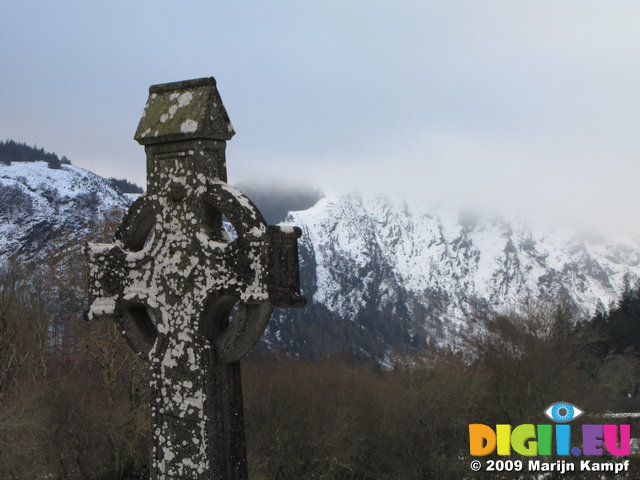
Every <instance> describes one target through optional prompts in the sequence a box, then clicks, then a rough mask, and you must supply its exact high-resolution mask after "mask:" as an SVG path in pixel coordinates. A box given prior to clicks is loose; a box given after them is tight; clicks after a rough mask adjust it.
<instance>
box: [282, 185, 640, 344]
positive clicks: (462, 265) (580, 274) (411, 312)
mask: <svg viewBox="0 0 640 480" xmlns="http://www.w3.org/2000/svg"><path fill="white" fill-rule="evenodd" d="M286 223H290V224H295V225H298V226H299V227H301V228H302V231H303V236H302V239H301V242H302V243H303V244H305V248H304V249H308V250H309V251H310V252H312V256H313V257H314V260H315V263H316V284H317V285H316V288H315V290H313V291H309V290H308V291H307V295H309V294H311V295H312V300H313V302H312V303H313V304H321V305H323V306H325V307H326V308H327V309H328V310H329V311H330V312H334V313H335V314H336V315H337V316H339V317H341V318H343V319H345V320H351V321H354V322H359V323H363V322H366V320H365V319H364V318H363V315H362V312H363V311H364V310H367V312H368V313H367V315H369V316H371V315H372V314H373V315H375V313H372V312H375V311H379V312H382V311H388V312H394V313H396V316H397V317H402V316H404V317H405V318H404V319H403V321H404V322H405V324H411V323H412V322H414V323H416V324H417V325H416V331H419V330H420V328H422V329H423V333H424V335H426V337H431V338H434V339H436V341H439V342H441V341H443V338H446V337H448V336H449V335H454V334H455V332H459V331H460V330H463V329H464V328H465V326H466V325H467V324H468V323H469V321H470V320H471V319H472V318H473V315H474V313H475V312H478V311H503V310H508V309H510V308H517V307H518V305H520V304H521V302H522V301H523V300H526V299H527V298H531V299H538V298H544V299H551V300H552V299H558V298H560V299H563V300H567V301H569V302H571V303H572V304H573V305H575V306H577V307H579V308H580V309H581V310H583V311H584V312H585V313H587V312H593V311H594V310H595V308H596V306H597V305H598V304H599V303H601V304H602V305H604V306H607V305H608V304H609V303H610V302H611V301H615V300H617V299H618V298H619V296H620V294H621V292H622V290H623V288H624V285H625V281H631V282H634V281H636V280H637V279H638V278H640V243H639V242H638V241H637V240H633V239H627V240H620V239H617V240H616V241H613V240H610V239H608V240H607V239H604V238H596V237H593V236H592V237H590V238H587V237H585V236H580V235H578V234H577V233H572V232H569V231H566V230H565V231H557V230H556V231H550V230H549V231H547V230H543V229H534V228H532V227H530V226H528V225H526V224H524V223H521V222H508V221H506V220H503V219H501V218H498V217H486V216H474V215H470V214H465V213H460V212H454V211H451V210H446V209H436V210H428V209H426V208H420V207H416V206H411V207H410V206H408V205H407V204H406V203H403V202H400V201H390V200H387V199H385V198H383V197H363V196H361V195H358V194H347V195H340V194H331V195H328V196H327V197H325V198H323V199H322V200H321V201H320V202H318V203H317V204H316V205H315V206H314V207H312V208H310V209H308V210H305V211H299V212H291V213H290V215H289V218H288V219H287V222H286ZM304 249H303V250H304ZM345 285H348V288H345ZM399 297H401V298H403V302H404V303H405V304H406V305H407V306H408V310H407V312H405V314H402V313H398V312H399V311H400V310H399V308H397V307H398V306H397V305H396V306H395V307H396V308H395V309H394V308H393V305H394V303H397V302H398V300H399ZM381 321H384V320H381Z"/></svg>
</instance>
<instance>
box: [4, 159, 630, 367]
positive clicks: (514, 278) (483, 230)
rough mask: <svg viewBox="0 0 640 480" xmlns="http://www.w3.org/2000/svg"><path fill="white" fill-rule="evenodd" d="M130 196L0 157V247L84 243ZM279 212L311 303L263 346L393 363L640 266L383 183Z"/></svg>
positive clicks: (588, 298) (606, 248) (79, 173)
mask: <svg viewBox="0 0 640 480" xmlns="http://www.w3.org/2000/svg"><path fill="white" fill-rule="evenodd" d="M282 198H284V197H282V196H280V197H278V202H279V203H278V208H279V209H280V210H281V208H282V206H281V205H280V204H281V203H282ZM291 198H293V197H291ZM268 199H269V196H268V195H262V198H261V199H260V202H259V203H258V207H259V208H267V209H268V208H269V205H267V204H265V202H268ZM304 201H305V202H307V203H308V202H309V198H305V200H304ZM130 202H131V198H130V197H128V196H126V195H123V194H121V193H120V192H118V191H117V190H115V189H114V188H113V185H111V184H110V183H109V180H108V179H104V178H102V177H100V176H98V175H96V174H94V173H91V172H89V171H87V170H83V169H81V168H79V167H75V166H72V165H62V166H61V168H60V169H50V168H48V164H47V163H46V162H34V163H20V164H14V165H11V166H7V165H0V258H3V257H4V258H8V256H9V255H10V254H15V253H17V254H19V255H22V256H23V258H27V259H31V260H33V259H35V258H41V257H42V256H43V255H45V254H46V253H47V252H51V251H59V250H60V249H64V248H66V246H68V245H71V244H74V245H76V247H77V245H78V244H79V242H81V241H86V240H87V239H90V238H92V235H95V233H94V232H95V231H96V229H98V228H99V227H100V226H101V225H104V224H105V223H106V222H114V223H115V222H119V219H120V217H121V216H122V214H123V213H124V211H125V209H126V208H127V207H128V205H129V204H130ZM261 203H262V205H261ZM301 205H304V206H306V204H304V203H301ZM274 211H275V210H274ZM284 224H292V225H297V226H298V227H300V228H301V230H302V237H301V239H300V244H299V250H300V255H299V256H300V266H301V272H300V275H301V284H302V291H303V294H304V295H305V296H306V297H307V300H308V306H307V308H305V309H304V310H297V311H295V310H279V309H277V310H276V311H275V312H274V315H273V318H272V320H271V322H270V324H269V326H268V329H267V331H266V333H265V336H264V337H263V340H262V342H261V344H260V346H259V348H258V350H262V351H270V352H273V351H282V352H284V353H286V354H288V355H291V356H305V357H311V358H319V357H325V356H330V355H334V354H339V353H348V354H350V355H354V356H357V357H364V358H367V359H372V360H375V361H378V362H382V363H388V362H390V361H391V359H392V357H393V355H394V352H395V351H400V352H403V351H413V350H416V349H419V348H424V347H427V346H428V345H430V344H432V343H435V344H439V345H446V346H452V347H454V348H457V345H458V343H459V342H460V338H462V337H463V336H464V335H465V334H469V333H470V332H473V329H474V328H475V324H474V321H475V319H477V318H478V317H480V316H482V315H486V314H489V313H492V312H500V311H507V310H509V309H517V308H518V306H519V304H520V303H521V302H523V301H526V300H527V299H529V300H535V301H537V300H542V301H547V300H548V301H555V302H565V303H567V304H569V305H571V306H572V307H573V308H574V309H575V310H576V311H578V312H579V313H581V314H582V315H590V314H592V313H593V311H594V310H595V309H596V308H597V307H598V306H599V305H602V306H607V305H609V304H610V303H611V302H613V301H616V300H617V299H618V298H619V297H620V295H621V293H622V291H623V290H624V288H625V285H628V284H630V283H633V282H636V281H637V280H638V279H639V278H640V243H638V242H637V241H632V240H630V239H624V240H616V241H614V240H611V239H607V238H605V237H603V236H600V237H591V238H587V237H583V236H580V235H578V234H576V233H575V232H573V233H572V232H571V231H569V230H568V229H566V230H567V231H563V232H560V231H546V230H540V229H536V228H533V227H531V226H530V225H528V224H526V223H524V222H513V221H508V220H505V219H503V218H500V217H497V216H487V215H484V216H483V215H477V214H470V213H469V212H460V211H454V210H447V209H444V208H440V209H437V208H435V209H434V208H427V207H423V206H421V205H415V204H408V203H406V202H403V201H399V200H394V199H388V198H386V197H383V196H375V195H363V194H357V193H346V194H343V193H335V192H333V193H327V194H326V195H325V196H324V197H322V198H321V199H320V200H318V201H317V202H315V203H314V204H313V205H312V206H311V207H309V208H305V209H303V210H298V211H291V212H290V213H289V214H288V216H287V218H286V220H285V222H284ZM74 242H75V243H74Z"/></svg>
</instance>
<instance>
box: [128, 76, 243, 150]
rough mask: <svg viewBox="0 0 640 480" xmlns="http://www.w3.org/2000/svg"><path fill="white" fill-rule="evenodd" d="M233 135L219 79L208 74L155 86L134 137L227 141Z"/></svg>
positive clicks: (162, 140)
mask: <svg viewBox="0 0 640 480" xmlns="http://www.w3.org/2000/svg"><path fill="white" fill-rule="evenodd" d="M233 135H235V131H234V130H233V125H232V124H231V121H230V120H229V115H227V111H226V109H225V108H224V105H223V104H222V100H221V98H220V94H219V93H218V89H217V88H216V81H215V79H214V78H213V77H208V78H198V79H196V80H188V81H186V82H173V83H163V84H159V85H152V86H151V87H150V88H149V98H148V99H147V104H146V106H145V108H144V113H143V114H142V118H141V119H140V123H139V124H138V129H137V131H136V134H135V136H134V138H135V140H136V141H137V142H138V143H140V144H141V145H151V144H155V143H165V142H173V141H179V140H188V139H193V138H206V139H211V140H223V141H228V140H230V139H231V137H233Z"/></svg>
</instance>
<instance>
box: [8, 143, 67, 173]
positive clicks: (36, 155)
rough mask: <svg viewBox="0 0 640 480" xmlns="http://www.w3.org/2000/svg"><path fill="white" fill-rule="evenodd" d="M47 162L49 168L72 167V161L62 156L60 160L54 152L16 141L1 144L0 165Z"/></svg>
mask: <svg viewBox="0 0 640 480" xmlns="http://www.w3.org/2000/svg"><path fill="white" fill-rule="evenodd" d="M37 161H45V162H47V163H48V164H49V168H54V169H57V168H62V165H70V164H71V161H70V160H69V159H68V158H67V157H66V156H64V155H63V156H62V158H59V157H58V155H57V154H55V153H53V152H46V151H45V150H44V149H43V148H38V147H37V146H33V147H31V146H29V145H27V144H26V143H18V142H16V141H14V140H5V141H2V142H0V163H4V164H5V165H11V163H12V162H37Z"/></svg>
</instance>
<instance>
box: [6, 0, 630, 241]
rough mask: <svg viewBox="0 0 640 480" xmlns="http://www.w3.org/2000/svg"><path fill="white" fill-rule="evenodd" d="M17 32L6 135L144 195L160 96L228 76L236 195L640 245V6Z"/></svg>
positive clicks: (429, 7)
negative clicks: (474, 219) (250, 186)
mask: <svg viewBox="0 0 640 480" xmlns="http://www.w3.org/2000/svg"><path fill="white" fill-rule="evenodd" d="M0 18H2V19H3V26H2V28H1V29H0V59H1V60H2V64H3V68H2V73H1V74H0V138H12V139H15V140H17V141H23V142H27V143H29V144H34V143H35V144H37V145H38V146H41V147H44V148H45V149H47V150H52V151H55V152H56V153H58V154H59V155H67V156H68V157H69V158H70V159H71V161H72V162H73V163H74V164H76V165H79V166H81V167H85V168H88V169H91V170H93V171H96V172H97V173H100V174H103V175H106V176H117V177H127V178H129V179H132V180H134V181H136V182H138V183H140V184H144V178H145V171H144V169H145V163H144V150H143V148H142V147H140V146H139V145H138V144H137V143H135V142H134V141H133V140H132V137H133V134H134V131H135V128H136V125H137V122H138V120H139V118H140V115H141V113H142V109H143V107H144V104H145V101H146V97H147V89H148V87H149V85H151V84H155V83H164V82H168V81H177V80H185V79H189V78H197V77H203V76H214V77H216V79H217V81H218V88H219V90H220V92H221V95H222V98H223V100H224V102H225V105H226V107H227V111H228V112H229V115H230V117H231V120H232V121H233V124H234V126H235V128H236V131H237V134H236V136H235V137H234V139H233V140H232V141H231V142H230V143H229V145H228V149H227V161H228V166H229V172H230V178H231V179H232V181H236V182H238V181H252V180H260V181H265V180H266V181H286V182H292V183H293V182H295V183H302V184H312V185H319V186H321V187H338V188H355V187H359V188H363V189H365V190H373V191H382V192H400V193H401V194H403V195H406V196H407V197H417V198H420V199H424V200H427V201H429V202H437V201H441V200H451V199H453V200H455V201H457V202H461V203H471V204H475V205H479V206H488V207H492V208H498V209H505V210H518V211H520V210H524V211H532V210H534V211H535V212H534V213H536V214H538V215H542V216H556V217H558V218H574V219H580V220H583V221H586V222H590V223H593V224H596V225H598V226H602V227H603V228H604V227H607V226H608V225H609V224H610V223H613V224H621V223H624V224H625V225H627V226H629V227H630V228H631V229H633V230H637V231H640V219H639V218H638V215H637V214H636V211H637V210H638V207H639V206H640V189H638V187H637V184H638V178H639V174H640V163H639V162H638V154H639V153H640V135H638V131H639V129H640V93H639V89H640V62H639V61H638V59H640V23H639V19H640V2H635V1H630V0H629V1H616V0H606V1H605V0H602V1H598V2H594V1H588V0H575V1H562V0H553V1H551V0H550V1H543V0H536V1H514V0H503V1H493V0H487V1H484V0H469V1H455V0H443V1H431V2H429V1H422V2H408V1H391V0H389V1H385V2H382V1H379V2H376V1H371V0H367V1H348V0H344V1H340V2H331V1H322V2H321V1H317V2H315V1H304V0H299V1H292V2H286V1H267V0H263V1H248V0H235V1H226V2H214V1H188V0H182V1H158V0H155V1H142V0H136V1H135V2H125V1H113V0H112V1H108V2H100V3H98V2H91V1H86V0H83V1H78V2H63V1H57V2H54V1H51V2H45V1H25V0H20V1H18V0H5V1H4V2H2V4H1V5H0ZM534 207H535V208H534Z"/></svg>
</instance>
